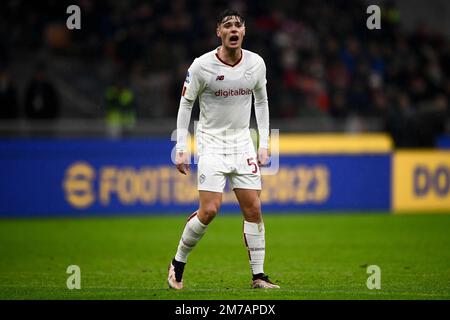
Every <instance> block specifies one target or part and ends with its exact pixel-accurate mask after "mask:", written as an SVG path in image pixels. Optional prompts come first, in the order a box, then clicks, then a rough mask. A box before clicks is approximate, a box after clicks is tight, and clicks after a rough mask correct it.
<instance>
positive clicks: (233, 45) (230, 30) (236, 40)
mask: <svg viewBox="0 0 450 320" xmlns="http://www.w3.org/2000/svg"><path fill="white" fill-rule="evenodd" d="M217 36H218V37H219V38H221V39H222V45H223V46H224V47H225V48H227V49H238V48H241V47H242V40H244V36H245V25H244V23H243V22H242V21H241V20H240V19H239V17H235V16H231V17H226V18H225V19H223V21H222V23H221V24H220V25H219V26H218V27H217Z"/></svg>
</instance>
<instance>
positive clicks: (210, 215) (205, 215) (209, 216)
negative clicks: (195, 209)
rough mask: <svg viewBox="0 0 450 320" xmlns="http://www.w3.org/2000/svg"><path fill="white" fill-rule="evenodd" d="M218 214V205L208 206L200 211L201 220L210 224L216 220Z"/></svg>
mask: <svg viewBox="0 0 450 320" xmlns="http://www.w3.org/2000/svg"><path fill="white" fill-rule="evenodd" d="M217 212H219V207H218V206H217V205H215V204H211V205H207V206H205V207H204V208H202V209H201V210H200V211H199V219H200V220H201V221H202V222H203V223H205V224H209V223H210V222H211V221H212V220H213V219H214V217H215V216H216V214H217Z"/></svg>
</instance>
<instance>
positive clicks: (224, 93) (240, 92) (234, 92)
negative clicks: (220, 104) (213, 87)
mask: <svg viewBox="0 0 450 320" xmlns="http://www.w3.org/2000/svg"><path fill="white" fill-rule="evenodd" d="M214 94H215V95H216V97H224V98H227V97H230V96H231V97H233V96H245V95H249V94H252V90H251V89H243V88H239V89H228V90H222V89H220V90H217V91H216V92H214Z"/></svg>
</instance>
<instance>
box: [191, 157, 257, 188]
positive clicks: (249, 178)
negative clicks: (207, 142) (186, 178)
mask: <svg viewBox="0 0 450 320" xmlns="http://www.w3.org/2000/svg"><path fill="white" fill-rule="evenodd" d="M197 169H198V170H197V186H198V187H197V189H198V190H201V191H212V192H223V190H224V188H225V184H226V182H227V178H229V182H230V188H231V190H233V189H235V188H240V189H253V190H261V173H260V168H259V166H258V160H257V157H256V154H255V153H240V154H204V155H201V156H199V160H198V166H197Z"/></svg>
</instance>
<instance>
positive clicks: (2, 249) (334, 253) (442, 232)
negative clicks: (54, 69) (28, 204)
mask: <svg viewBox="0 0 450 320" xmlns="http://www.w3.org/2000/svg"><path fill="white" fill-rule="evenodd" d="M185 221H186V218H185V217H181V216H159V217H131V218H95V219H94V218H82V219H25V220H7V219H3V220H0V257H1V259H0V299H170V300H174V299H200V300H203V299H263V300H264V299H284V300H297V299H450V215H414V216H395V215H386V214H301V215H279V214H275V213H272V214H268V213H267V214H265V217H264V221H265V225H266V263H265V271H266V273H268V274H269V275H270V276H271V278H272V279H273V280H274V281H275V282H277V283H278V284H280V286H281V289H280V290H266V291H264V290H252V289H250V267H249V263H248V258H247V251H246V248H245V246H244V243H243V237H242V218H241V216H239V215H219V216H218V217H217V218H216V220H215V221H214V222H213V223H212V224H211V225H210V226H209V228H208V231H207V233H206V235H205V236H204V238H203V239H202V241H201V242H200V243H199V244H198V246H197V247H196V248H195V250H194V251H193V252H192V254H191V256H190V258H189V262H188V264H187V266H186V269H185V275H184V284H185V289H184V290H182V291H181V292H178V291H173V290H169V289H168V288H167V283H166V277H167V265H168V263H169V261H170V259H171V258H172V257H173V255H174V254H175V250H176V247H177V244H178V241H179V237H180V235H181V232H182V230H183V227H184V224H185ZM69 265H78V266H79V267H80V268H81V289H80V290H68V289H67V287H66V280H67V278H68V277H69V274H67V273H66V269H67V267H68V266H69ZM368 265H378V266H379V267H380V268H381V289H380V290H369V289H368V288H367V287H366V281H367V278H368V277H369V274H367V273H366V269H367V266H368Z"/></svg>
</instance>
